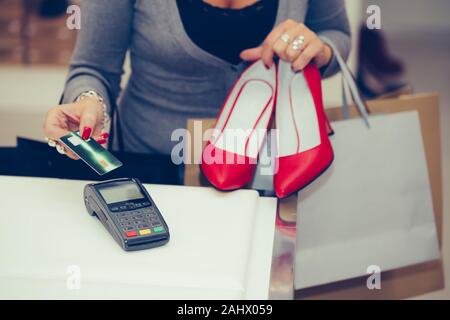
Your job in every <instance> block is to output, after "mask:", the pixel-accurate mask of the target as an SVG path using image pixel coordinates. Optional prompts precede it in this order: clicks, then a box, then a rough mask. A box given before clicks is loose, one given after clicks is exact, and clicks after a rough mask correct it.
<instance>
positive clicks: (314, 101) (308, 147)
mask: <svg viewBox="0 0 450 320" xmlns="http://www.w3.org/2000/svg"><path fill="white" fill-rule="evenodd" d="M278 79H279V88H278V98H277V110H276V126H277V129H278V134H279V136H278V162H277V163H278V171H277V172H276V173H275V176H274V188H275V193H276V195H277V196H278V197H279V198H286V197H288V196H289V195H291V194H293V193H295V192H297V191H299V190H301V189H302V188H304V187H306V186H307V185H308V184H310V183H311V182H313V181H314V180H315V179H316V178H317V177H319V176H320V175H321V174H322V173H323V172H325V171H326V169H327V168H328V167H329V166H330V165H331V163H332V162H333V149H332V146H331V143H330V139H329V138H328V131H329V130H331V126H330V125H329V122H328V119H327V118H326V115H325V111H324V108H323V102H322V88H321V78H320V73H319V70H318V69H317V67H316V66H315V65H314V64H309V65H308V66H307V67H306V68H305V69H304V70H303V71H302V72H298V73H295V72H294V71H292V69H291V66H290V64H288V63H286V62H282V61H280V63H279V69H278Z"/></svg>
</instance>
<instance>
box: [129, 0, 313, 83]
mask: <svg viewBox="0 0 450 320" xmlns="http://www.w3.org/2000/svg"><path fill="white" fill-rule="evenodd" d="M278 2H279V3H278V8H277V12H276V15H275V16H276V18H275V25H277V24H279V23H281V22H282V21H284V20H286V19H295V20H297V21H303V20H304V18H305V16H306V11H307V7H308V0H279V1H278ZM132 28H133V30H132V31H133V32H132V35H133V36H132V39H131V54H132V58H133V59H135V60H139V61H141V62H142V63H148V64H151V65H152V66H154V68H161V70H165V71H167V72H171V73H174V72H175V73H178V74H180V73H185V74H186V75H190V76H195V75H196V74H198V75H204V72H205V69H208V68H211V69H215V70H216V71H217V68H219V69H224V70H227V69H228V68H233V66H232V65H230V64H229V63H227V62H226V61H224V60H222V59H220V58H218V57H217V56H214V55H211V54H208V52H206V51H204V50H202V48H200V47H199V46H197V45H196V44H195V43H194V42H193V41H192V39H190V38H189V36H188V34H187V32H186V29H185V26H184V25H183V21H182V18H181V15H180V12H179V10H178V5H177V0H151V1H149V0H136V1H135V11H134V18H133V26H132ZM204 32H210V30H208V29H205V30H204ZM228 41H229V40H228ZM230 45H233V43H230Z"/></svg>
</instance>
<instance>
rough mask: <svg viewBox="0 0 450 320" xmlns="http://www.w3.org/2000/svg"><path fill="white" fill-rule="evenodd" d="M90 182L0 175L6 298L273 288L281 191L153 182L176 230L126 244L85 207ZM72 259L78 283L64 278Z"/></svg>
mask: <svg viewBox="0 0 450 320" xmlns="http://www.w3.org/2000/svg"><path fill="white" fill-rule="evenodd" d="M86 183H87V182H84V181H73V180H59V179H42V178H19V177H6V176H0V194H1V195H2V201H1V202H0V229H1V230H0V231H1V232H0V257H1V258H0V259H1V264H0V298H2V299H12V298H25V299H27V298H31V299H51V298H58V299H60V298H62V299H73V298H75V299H77V298H80V299H96V298H113V299H115V298H124V299H164V298H175V299H196V298H198V299H202V298H207V299H265V298H267V297H268V288H269V280H270V268H271V260H272V249H273V237H274V229H275V215H276V205H277V203H276V199H273V198H260V197H259V195H258V194H257V193H256V192H255V191H250V190H239V191H235V192H228V193H221V192H218V191H215V190H213V189H209V188H198V187H182V186H161V185H146V186H145V187H146V188H147V190H148V191H149V193H150V194H151V195H152V197H153V199H154V200H155V202H156V204H157V206H158V207H159V209H160V211H161V212H162V214H163V216H164V218H165V220H166V221H167V224H168V226H169V229H170V233H171V239H170V242H169V243H168V244H167V245H165V246H163V247H159V248H154V249H149V250H143V251H138V252H125V251H123V250H122V249H121V248H120V247H119V245H118V244H117V243H116V242H115V241H114V240H113V238H112V237H111V236H110V234H109V233H108V232H107V230H106V229H105V228H104V227H103V225H102V224H101V223H100V221H98V220H97V219H96V218H94V217H91V216H89V215H88V214H87V212H86V209H85V207H84V202H83V198H82V192H83V187H84V185H85V184H86ZM70 266H77V267H79V268H80V271H81V273H80V275H81V277H80V279H81V282H80V283H81V288H80V289H79V290H69V289H68V288H67V285H66V282H67V281H68V279H69V273H68V270H70ZM68 268H69V269H68Z"/></svg>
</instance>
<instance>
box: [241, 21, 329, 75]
mask: <svg viewBox="0 0 450 320" xmlns="http://www.w3.org/2000/svg"><path fill="white" fill-rule="evenodd" d="M274 54H276V55H277V56H278V57H280V59H282V60H284V61H287V62H290V63H291V64H292V68H293V69H294V70H296V71H299V70H302V69H304V68H305V67H306V65H308V63H310V62H311V61H312V60H313V59H314V60H315V62H316V63H317V64H318V67H323V66H324V65H327V64H328V63H329V61H330V60H331V57H332V51H331V49H330V48H329V47H328V46H326V45H325V44H324V42H323V41H322V40H320V38H319V37H318V36H317V35H316V34H315V33H314V32H313V31H311V30H310V29H309V28H308V27H307V26H305V25H304V24H303V23H298V22H295V21H293V20H286V21H285V22H283V23H281V24H279V25H278V26H277V27H276V28H275V29H273V31H272V32H271V33H270V34H269V35H268V36H267V38H266V39H265V41H264V44H263V46H262V47H259V48H252V49H247V50H244V51H242V52H241V58H242V59H243V60H246V61H253V60H257V59H262V60H263V62H264V64H265V65H266V66H268V67H270V66H272V64H273V56H274Z"/></svg>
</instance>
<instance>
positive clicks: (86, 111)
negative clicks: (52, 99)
mask: <svg viewBox="0 0 450 320" xmlns="http://www.w3.org/2000/svg"><path fill="white" fill-rule="evenodd" d="M102 117H103V109H102V105H101V103H100V102H99V101H98V100H96V99H95V98H92V97H85V98H84V99H83V100H81V101H79V102H75V103H70V104H63V105H59V106H56V107H54V108H52V109H50V110H49V111H48V112H47V115H46V117H45V122H44V133H45V136H46V137H47V138H48V139H50V140H53V141H58V139H59V138H61V137H63V136H65V135H67V134H68V133H69V132H71V131H75V130H79V131H80V134H81V136H82V138H83V139H84V140H87V139H89V138H90V137H92V138H94V139H96V140H97V142H98V143H100V144H106V139H107V138H108V134H107V133H103V134H102V132H101V130H102V121H103V119H102ZM64 151H65V152H66V155H67V156H68V157H70V158H72V159H74V160H77V159H78V157H77V156H76V155H75V154H74V153H73V152H71V151H70V150H67V149H65V150H64Z"/></svg>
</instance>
